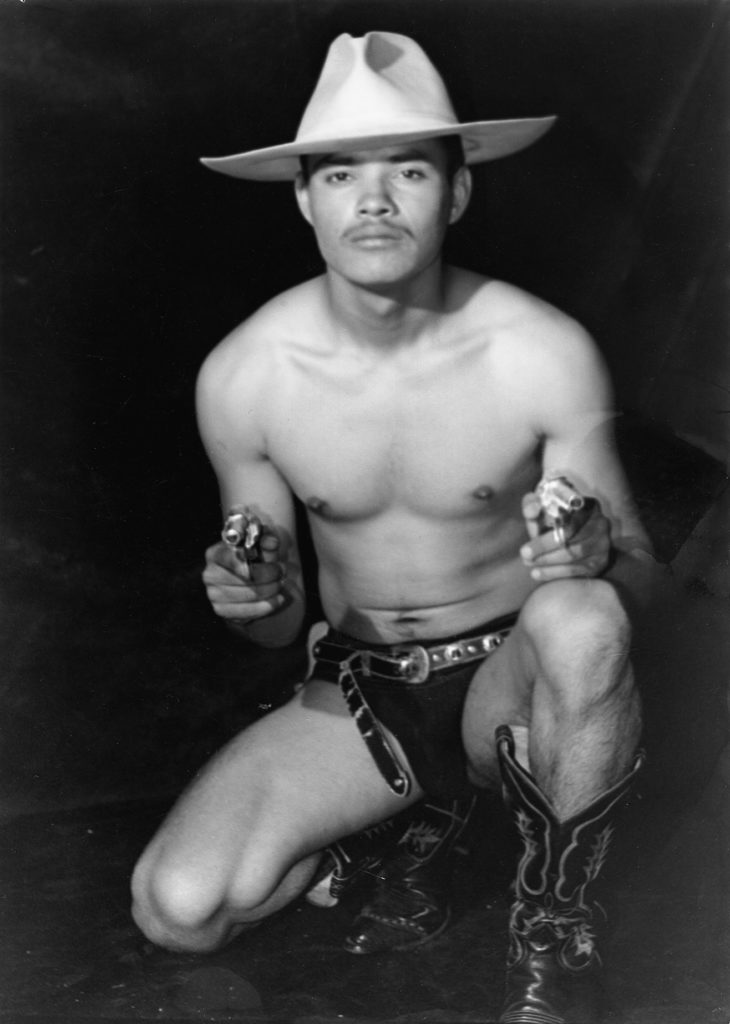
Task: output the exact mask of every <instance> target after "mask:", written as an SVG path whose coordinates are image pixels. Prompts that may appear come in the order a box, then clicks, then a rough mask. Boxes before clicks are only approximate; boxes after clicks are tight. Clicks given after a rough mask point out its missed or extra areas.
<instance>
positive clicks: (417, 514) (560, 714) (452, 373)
mask: <svg viewBox="0 0 730 1024" xmlns="http://www.w3.org/2000/svg"><path fill="white" fill-rule="evenodd" d="M550 123H551V119H535V120H521V121H499V122H476V123H473V124H469V125H461V124H459V123H458V121H457V119H456V117H455V115H454V113H453V110H452V108H451V105H450V101H449V99H448V96H447V94H446V92H445V89H444V87H443V84H442V82H441V80H440V78H439V76H438V74H437V72H436V71H435V69H434V68H433V66H432V65H431V63H430V61H429V60H428V58H427V57H426V55H425V54H424V53H423V51H422V50H421V49H420V47H418V46H417V44H415V43H414V42H413V41H412V40H410V39H408V38H406V37H403V36H399V35H394V34H390V33H377V32H373V33H369V34H368V35H366V36H365V37H363V38H361V39H354V38H351V37H350V36H347V35H345V36H340V37H339V38H338V39H337V40H335V42H334V43H333V44H332V47H331V48H330V51H329V54H328V56H327V61H326V63H325V66H324V69H323V72H322V75H321V78H320V80H319V83H318V85H317V87H316V89H315V92H314V94H313V96H312V99H311V100H310V103H309V105H308V107H307V110H306V112H305V114H304V117H303V120H302V122H301V125H300V128H299V132H298V135H297V139H296V141H295V142H294V143H290V144H287V145H283V146H277V147H271V148H268V149H266V150H258V151H254V152H253V153H244V154H238V155H235V156H231V157H223V158H218V159H211V160H206V161H204V162H205V163H207V164H208V165H209V166H211V167H213V168H214V169H217V170H222V171H224V172H226V173H229V174H232V175H234V176H240V177H244V178H253V179H262V180H292V179H293V180H295V187H296V197H297V201H298V203H299V207H300V209H301V212H302V214H303V216H304V217H305V218H306V220H307V221H308V222H309V223H310V224H311V226H312V228H313V229H314V233H315V236H316V239H317V242H318V244H319V248H320V251H321V254H322V257H323V259H324V262H325V266H326V269H325V272H324V274H323V275H322V276H321V277H317V278H316V279H314V280H311V281H307V282H305V283H304V284H302V285H300V286H298V287H296V288H294V289H292V290H290V291H287V292H286V293H284V294H283V295H280V296H278V297H277V298H276V299H274V300H273V301H272V302H270V303H268V304H267V305H265V306H264V307H263V308H262V309H261V310H259V311H258V312H257V313H256V314H255V315H254V316H252V317H251V318H250V319H249V320H248V321H247V322H246V323H244V324H243V325H242V326H241V327H239V328H238V329H236V330H235V331H234V332H233V333H232V334H231V335H230V336H229V337H228V338H226V339H225V340H224V341H223V342H222V343H221V344H220V345H219V346H218V347H217V348H216V349H215V350H214V351H213V352H212V353H211V355H210V356H209V357H208V359H207V360H206V362H205V365H204V366H203V369H202V371H201V374H200V379H199V383H198V414H199V423H200V430H201V435H202V438H203V441H204V444H205V446H206V448H207V451H208V454H209V457H210V459H211V462H212V464H213V466H214V468H215V471H216V473H217V476H218V480H219V483H220V490H221V498H222V504H223V508H224V510H228V509H230V508H232V507H238V506H241V507H245V508H246V509H247V510H249V511H250V512H251V513H252V514H255V515H256V516H257V517H258V518H259V519H260V520H261V521H262V522H263V524H264V531H263V537H262V540H261V551H262V557H261V560H260V561H257V562H252V563H250V564H249V563H247V562H245V561H244V560H241V559H239V558H238V557H237V556H236V552H235V551H233V550H231V549H230V548H228V547H227V546H226V545H225V544H223V543H219V544H217V545H215V546H214V547H213V548H211V549H210V550H209V551H208V552H207V563H206V569H205V573H204V580H205V583H206V586H207V590H208V595H209V598H210V601H211V603H212V605H213V608H214V609H215V611H216V612H217V613H218V615H220V616H221V617H222V618H223V619H225V620H226V621H227V622H228V623H230V625H231V626H232V628H234V629H236V630H238V631H239V632H240V633H241V634H243V635H244V636H245V637H247V638H248V639H249V640H250V641H252V642H254V643H256V644H260V645H263V646H267V647H276V646H279V645H284V644H287V643H290V642H291V641H293V640H294V639H295V638H296V637H297V635H298V634H299V631H300V629H301V626H302V622H303V617H304V612H305V608H304V596H303V595H304V591H303V587H302V578H301V565H300V560H299V555H298V550H297V539H296V535H295V516H294V498H295V497H296V498H299V499H300V500H301V501H302V502H303V503H304V504H305V505H306V507H307V510H308V516H309V522H310V526H311V532H312V537H313V541H314V545H315V548H316V551H317V555H318V560H319V588H320V593H321V600H322V605H323V608H324V612H325V614H326V617H327V626H325V627H324V628H325V630H326V633H325V635H321V634H318V635H317V637H316V638H315V642H314V645H313V649H312V650H313V658H314V667H313V669H312V672H311V673H310V676H309V678H308V681H307V682H306V684H305V685H304V686H303V687H302V688H301V689H300V690H299V691H298V692H297V694H296V695H295V697H294V698H293V699H292V700H291V701H290V702H289V703H287V704H286V705H285V706H283V707H281V708H278V709H276V710H275V711H273V712H271V713H270V714H268V715H267V716H265V717H264V718H262V719H261V720H259V721H258V722H256V723H255V724H254V725H253V726H251V727H250V728H249V729H247V730H246V731H245V732H244V733H243V734H242V735H240V736H238V737H237V738H235V739H234V740H233V741H232V742H231V743H230V744H229V745H228V746H227V747H226V748H225V749H224V750H223V751H222V752H221V753H220V754H219V755H218V756H217V757H216V758H215V759H214V760H213V761H212V763H211V764H210V765H209V766H208V768H207V769H206V770H205V771H203V772H202V773H201V774H200V775H199V777H198V778H196V779H195V781H194V782H193V784H192V785H191V787H190V789H189V790H188V792H187V793H186V794H184V795H183V797H182V799H181V800H180V802H179V803H178V805H177V807H176V808H175V809H174V810H173V811H172V813H171V814H170V816H169V817H168V819H167V821H166V822H165V823H164V824H163V826H162V828H161V829H160V831H159V833H158V835H157V836H156V837H155V838H154V840H153V841H152V843H151V844H150V846H149V848H148V849H147V851H146V852H145V854H144V856H143V857H142V859H141V861H140V864H139V865H138V867H137V870H136V872H135V878H134V884H133V888H134V896H135V905H134V914H135V918H136V920H137V922H138V923H139V925H140V927H141V928H142V929H143V931H144V932H145V933H146V934H147V936H148V937H149V938H150V939H151V940H152V941H153V942H156V943H159V944H161V945H163V946H166V947H169V948H171V949H180V950H198V951H206V950H211V949H214V948H216V947H217V946H219V945H220V944H221V943H224V942H226V941H228V940H230V939H231V938H232V937H234V936H235V935H237V934H239V933H240V932H241V931H243V930H244V929H246V928H248V927H250V926H252V925H254V924H255V923H256V922H258V921H260V920H261V919H262V918H264V917H266V916H267V915H269V914H271V913H273V912H274V911H275V910H277V909H278V908H280V907H282V906H283V905H285V904H286V903H288V902H289V901H290V900H292V899H293V898H294V897H296V896H298V895H299V894H301V893H302V892H304V891H305V890H306V889H307V888H308V887H309V886H310V885H311V884H312V880H313V878H314V875H315V872H316V870H317V865H318V863H319V861H320V857H321V851H322V850H323V849H325V848H326V847H328V846H330V847H334V848H335V849H336V848H337V845H336V844H337V843H338V841H339V840H341V839H342V838H343V837H345V836H350V835H352V834H355V833H358V832H361V831H362V830H368V829H373V827H374V826H376V825H378V824H379V823H381V822H387V821H389V820H390V819H391V818H393V816H394V815H396V814H397V813H398V812H400V811H402V810H403V809H404V808H408V807H411V806H414V805H415V804H416V803H417V802H418V801H419V800H420V799H421V797H422V796H423V795H424V794H428V795H429V796H430V795H432V794H436V795H437V797H438V798H439V800H440V801H441V805H440V806H441V807H442V808H443V806H444V801H446V800H448V799H449V798H451V797H452V796H453V797H455V798H459V799H461V798H462V797H463V796H464V794H466V793H467V792H468V787H469V785H470V784H477V785H479V786H483V787H496V786H499V785H500V781H501V784H502V785H503V786H504V789H505V792H506V794H507V796H508V799H509V801H510V803H511V805H512V806H513V808H514V811H515V816H516V820H517V823H518V827H519V829H520V831H521V833H522V836H523V838H524V854H523V857H522V859H521V861H520V864H519V868H518V873H517V879H516V885H515V900H514V904H513V908H512V919H511V924H510V954H509V964H508V980H507V994H506V1000H505V1006H504V1010H503V1015H502V1018H501V1019H502V1020H503V1021H506V1022H511V1024H519V1022H523V1021H530V1022H533V1024H534V1022H535V1021H550V1022H553V1024H555V1022H561V1021H576V1020H579V1021H582V1022H585V1021H586V1020H589V1019H591V1017H592V1015H593V1014H594V1013H595V1012H596V1005H595V1004H596V1003H597V1002H600V997H599V995H598V987H597V982H596V978H597V971H598V966H599V963H600V961H599V957H598V953H597V950H596V944H595V935H594V924H595V922H594V920H593V905H592V902H591V899H590V886H591V883H592V882H593V880H594V878H595V876H596V875H597V874H598V871H599V870H600V867H601V864H602V863H603V859H604V856H605V853H606V848H607V845H608V839H609V837H610V834H611V830H612V820H613V812H614V811H615V809H616V806H617V804H618V803H619V801H620V800H621V798H622V797H623V796H624V794H625V792H626V790H627V788H628V786H629V783H630V781H631V779H632V777H633V775H634V774H635V772H636V770H637V768H638V763H639V758H638V757H637V752H636V750H637V744H638V741H639V734H640V729H641V722H640V708H639V700H638V697H637V694H636V690H635V687H634V681H633V676H632V672H631V668H630V665H629V662H628V649H629V633H630V629H629V623H628V618H627V613H626V611H625V608H624V603H625V602H624V601H623V600H622V599H621V598H620V597H619V590H620V591H621V593H622V595H623V596H624V597H627V598H628V599H630V600H631V599H634V598H636V597H637V596H639V595H640V593H641V591H642V588H643V585H644V582H645V581H646V580H647V579H649V578H650V576H651V573H652V566H653V563H652V559H651V555H650V553H649V545H648V542H647V540H646V537H645V535H644V532H643V530H642V528H641V526H640V525H639V522H638V520H637V517H636V514H635V511H634V508H633V505H632V503H631V500H630V497H629V494H628V489H627V485H626V482H625V479H624V476H623V474H622V471H621V469H620V466H619V464H618V461H617V458H616V455H615V451H614V447H613V441H612V434H611V426H610V424H611V417H612V415H613V413H612V404H611V394H610V389H609V385H608V382H607V379H606V373H605V370H604V368H603V366H602V363H601V360H600V359H599V356H598V354H597V352H596V349H595V347H594V345H593V343H592V342H591V340H590V339H589V338H588V337H587V336H586V335H585V333H584V332H583V331H582V330H581V328H580V327H578V326H577V325H576V324H575V323H574V322H573V321H571V320H570V319H569V318H567V317H566V316H564V315H562V314H561V313H559V312H558V311H556V310H555V309H552V308H551V307H549V306H547V305H546V304H545V303H543V302H541V301H539V300H537V299H535V298H533V297H531V296H529V295H526V294H525V293H523V292H521V291H519V290H518V289H517V288H515V287H512V286H510V285H507V284H505V283H502V282H500V281H496V280H491V279H485V278H482V277H480V276H477V275H475V274H473V273H470V272H467V271H465V270H462V269H457V268H454V267H450V266H446V265H444V264H443V263H442V260H441V247H442V242H443V238H444V234H445V232H446V230H447V228H448V226H449V225H450V224H452V223H454V222H455V221H457V220H458V219H459V218H460V217H461V216H462V214H463V213H464V211H465V209H466V207H467V204H468V201H469V196H470V190H471V177H470V172H469V170H468V167H467V166H466V164H465V163H463V162H462V161H461V159H459V157H458V156H457V157H456V158H455V157H454V150H455V146H454V140H455V139H460V140H461V142H462V144H463V147H464V152H465V155H466V163H467V164H470V163H475V162H479V161H482V160H489V159H494V158H496V157H499V156H504V155H507V154H508V153H510V152H514V151H516V150H518V149H520V148H522V147H524V146H526V145H528V144H530V143H531V142H532V141H534V140H535V139H536V138H537V137H538V136H539V135H540V134H542V133H543V132H544V131H545V130H546V129H547V128H548V127H549V125H550ZM457 148H458V147H457ZM300 161H301V163H300ZM546 473H548V474H552V475H555V474H558V475H560V476H564V477H567V478H569V480H570V482H571V483H572V484H573V485H574V487H575V488H577V489H578V491H579V492H581V493H582V494H584V495H590V496H591V497H590V500H589V501H587V502H586V503H585V505H584V508H583V510H582V511H583V513H585V514H584V516H583V519H582V521H581V522H579V523H578V524H577V525H576V526H575V527H574V526H573V525H572V524H570V523H563V522H562V521H561V522H558V523H557V525H556V527H555V528H554V529H548V530H546V531H545V530H543V529H542V511H541V504H540V502H539V501H538V497H537V492H536V489H537V487H538V482H539V481H540V479H541V477H543V476H544V475H545V474H546ZM577 504H581V500H580V498H578V499H577ZM438 806H439V805H437V807H438ZM447 831H448V830H447ZM455 831H458V829H456V830H454V829H452V830H451V832H450V836H451V839H453V835H454V833H455ZM441 838H443V836H442V837H441ZM375 916H376V918H377V915H375ZM396 916H397V915H396ZM405 917H406V919H407V918H408V914H407V913H406V915H405ZM381 923H382V922H381ZM385 923H386V924H387V921H386V922H385ZM397 924H398V922H397V921H396V925H397ZM401 924H402V922H401ZM406 924H407V921H406ZM366 939H367V936H366ZM353 941H354V942H355V945H356V941H355V940H353Z"/></svg>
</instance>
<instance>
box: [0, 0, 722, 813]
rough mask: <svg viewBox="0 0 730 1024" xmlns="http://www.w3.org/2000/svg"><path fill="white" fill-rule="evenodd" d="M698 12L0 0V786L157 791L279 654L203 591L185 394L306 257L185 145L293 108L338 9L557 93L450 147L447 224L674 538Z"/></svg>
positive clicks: (265, 196)
mask: <svg viewBox="0 0 730 1024" xmlns="http://www.w3.org/2000/svg"><path fill="white" fill-rule="evenodd" d="M727 15H728V8H727V5H726V4H725V3H720V2H715V0H695V2H673V0H662V2H659V0H657V2H648V0H638V2H637V0H621V2H612V3H609V2H608V0H605V2H600V0H599V2H587V0H575V2H567V0H545V2H543V0H494V2H486V0H481V2H480V0H368V2H359V0H329V2H327V0H238V2H228V3H217V2H203V0H197V2H194V3H192V2H187V0H177V2H174V3H173V2H162V0H160V2H153V3H152V2H148V3H142V2H128V3H114V2H97V3H93V4H92V3H85V2H72V0H65V2H64V0H55V2H50V0H26V2H24V3H22V2H20V0H2V3H1V6H0V59H1V61H2V117H3V145H2V218H3V224H2V237H3V269H2V335H3V342H2V356H1V357H2V413H1V415H2V459H3V482H2V522H3V531H2V539H1V540H0V554H1V555H2V562H3V580H4V583H3V598H4V603H5V613H4V616H3V622H2V627H1V629H2V635H1V636H0V639H1V640H2V648H1V650H0V655H1V657H2V664H3V682H2V688H1V689H0V713H2V719H3V722H4V725H3V732H4V736H3V740H2V752H1V753H0V761H1V764H0V767H1V768H2V775H1V781H0V809H7V810H32V809H36V808H39V807H50V808H53V807H60V806H72V805H76V804H81V803H89V802H101V801H108V800H117V799H123V798H128V797H133V796H134V797H138V796H140V795H150V796H158V795H166V794H169V793H171V792H173V791H175V789H176V788H177V787H178V786H179V784H180V783H181V782H182V781H183V780H184V779H185V778H187V776H188V775H189V773H190V771H191V770H193V769H194V768H195V767H196V766H197V765H198V764H199V763H200V762H201V761H202V760H203V759H204V758H205V757H207V756H208V754H209V753H210V752H211V751H212V750H213V749H214V748H215V747H216V746H217V745H218V743H219V741H220V739H221V738H222V737H223V736H224V735H225V734H227V733H228V732H230V731H231V730H232V729H233V728H235V727H237V726H238V725H239V724H241V721H242V716H243V712H242V711H241V710H240V708H239V704H238V694H239V693H240V692H241V690H242V689H245V688H246V686H247V685H248V686H249V687H250V686H254V687H261V690H262V693H263V692H264V689H265V687H266V686H270V687H271V688H272V691H273V692H274V693H276V690H277V687H278V686H280V685H281V682H280V679H279V677H277V678H275V679H271V680H269V679H264V678H262V671H261V665H262V664H263V663H262V662H261V661H260V660H259V661H257V659H259V658H260V656H259V655H258V654H257V653H256V652H252V651H246V650H243V649H242V648H240V647H238V646H236V645H235V644H234V642H233V641H232V640H231V639H229V638H228V636H227V634H225V632H224V631H223V630H222V628H221V626H220V624H219V623H218V622H216V621H215V620H214V617H213V616H212V614H211V613H210V611H209V609H208V607H207V604H206V602H205V598H204V595H203V593H202V588H201V586H200V583H199V573H200V570H201V567H202V554H203V550H204V548H205V547H206V546H207V545H208V544H209V543H210V542H212V540H213V539H215V536H216V533H217V530H218V529H219V517H220V510H219V508H218V498H217V492H216V487H215V481H214V478H213V476H212V473H211V472H210V470H209V469H208V467H207V464H206V461H205V458H204V455H203V452H202V450H201V448H200V446H199V443H198V440H197V435H196V429H195V423H194V414H193V402H192V394H193V387H194V381H195V375H196V372H197V369H198V367H199V365H200V363H201V361H202V359H203V358H204V356H205V354H206V353H207V352H208V351H209V350H210V348H212V347H213V345H214V344H215V343H216V342H217V341H218V340H219V339H220V338H221V337H222V336H223V335H224V334H226V333H227V332H228V331H229V330H230V329H231V328H232V327H234V326H235V325H236V324H237V323H238V322H240V321H241V320H242V319H243V318H245V317H246V316H247V315H248V314H250V313H251V312H252V311H253V310H254V309H255V308H256V307H257V306H258V305H259V304H261V303H262V302H263V301H265V300H266V299H268V298H269V297H271V296H272V295H274V294H275V293H277V292H279V291H281V290H282V289H284V288H286V287H288V286H289V285H291V284H293V283H295V282H297V281H299V280H302V279H303V278H305V277H307V276H311V275H313V274H316V273H318V272H319V269H320V264H319V259H318V255H317V253H316V250H315V248H314V244H313V242H312V240H311V238H310V235H309V229H308V228H307V226H306V225H305V224H304V222H303V221H302V220H301V219H300V217H299V214H298V213H297V211H296V209H295V205H294V201H293V197H292V195H291V190H290V188H289V187H288V186H287V185H281V184H269V185H267V184H257V183H244V182H240V181H236V180H234V179H230V178H226V177H224V176H221V175H217V174H213V173H211V172H210V171H208V170H206V169H204V168H202V167H201V166H200V165H199V164H198V157H199V156H200V155H208V156H214V155H221V154H226V153H230V152H237V151H240V150H243V149H248V148H255V147H258V146H264V145H269V144H276V143H279V142H286V141H289V140H290V139H292V138H293V137H294V134H295V132H296V127H297V124H298V120H299V117H300V115H301V112H302V109H303V106H304V104H305V102H306V99H307V98H308V96H309V93H310V91H311V89H312V87H313V85H314V83H315V81H316V78H317V76H318V74H319V70H320V68H321V64H322V61H323V58H324V55H325V52H326V49H327V46H328V45H329V43H330V42H331V40H332V39H333V38H334V36H335V35H337V34H338V33H339V32H341V31H348V32H351V33H352V34H353V35H360V34H363V33H364V32H366V31H368V30H371V29H374V28H375V29H381V30H390V31H398V32H405V33H406V34H410V35H412V36H414V37H415V38H416V39H418V41H419V42H420V43H421V44H422V45H423V46H424V48H425V49H426V51H427V52H428V53H429V55H430V56H431V57H432V59H433V60H434V62H435V63H436V64H437V66H438V67H439V68H440V70H441V71H442V73H443V75H444V77H445V78H446V80H447V82H448V83H449V85H450V88H451V92H452V96H453V99H454V102H455V105H456V107H457V110H458V111H459V114H460V116H461V117H462V118H463V119H464V120H470V119H478V118H490V117H503V116H504V117H515V116H521V115H528V116H532V115H536V116H537V115H543V114H550V113H556V114H558V115H559V122H558V125H557V127H556V128H555V129H554V130H553V131H552V132H551V133H550V134H549V135H548V136H547V137H546V138H545V139H544V140H543V141H541V142H540V143H539V144H538V145H536V146H535V147H534V148H532V149H529V150H527V151H525V152H524V153H522V154H519V155H516V156H514V157H511V158H508V159H506V160H504V161H499V162H495V163H493V164H489V165H486V166H484V167H481V168H478V169H476V171H475V179H476V192H475V196H474V200H473V205H472V209H471V213H470V214H469V215H467V217H466V218H465V219H464V221H463V222H462V223H461V224H460V225H458V226H457V227H456V229H455V230H454V234H453V237H452V239H451V241H450V243H449V255H450V257H451V258H452V259H453V260H454V261H456V262H459V263H462V264H464V265H467V266H470V267H472V268H474V269H476V270H478V271H481V272H483V273H486V274H493V275H495V276H499V277H503V278H506V279H509V280H511V281H513V282H515V283H517V284H519V285H521V286H523V287H525V288H527V289H528V290H531V291H533V292H535V293H537V294H538V295H540V296H542V297H544V298H546V299H548V300H549V301H551V302H554V303H556V304H557V305H558V306H560V307H561V308H563V309H565V310H566V311H567V312H569V313H571V314H572V315H574V316H576V317H577V318H578V319H579V320H581V321H582V322H583V323H584V324H586V326H588V328H589V329H590V330H591V331H592V332H593V333H594V335H595V336H596V338H597V340H598V342H599V344H600V346H601V348H602V349H603V351H604V353H605V355H606V358H607V360H608V362H609V365H610V367H611V369H612V371H613V373H614V377H615V380H616V385H617V391H618V396H619V405H620V406H621V408H623V409H625V410H626V411H627V412H628V413H630V415H628V416H626V417H624V419H623V420H622V422H621V438H622V450H623V452H624V456H625V458H626V460H627V463H628V466H629V470H630V472H631V474H632V477H633V479H635V481H636V483H637V487H638V490H639V498H640V502H641V504H642V507H643V508H644V510H645V513H646V515H647V518H648V519H649V521H650V525H651V527H652V532H653V533H654V536H655V540H656V541H657V543H658V546H659V548H660V553H661V554H663V555H664V557H666V558H668V559H672V558H674V557H675V556H676V555H677V554H678V551H679V550H680V548H681V546H682V543H683V542H684V541H685V540H686V539H687V537H688V536H689V533H690V531H691V530H692V528H693V527H694V526H695V525H696V524H697V522H698V521H699V520H700V518H701V516H702V515H703V514H704V513H705V512H706V511H707V509H708V508H709V507H710V506H711V504H712V501H713V500H714V498H715V497H716V496H717V494H718V493H719V491H720V489H721V487H722V485H723V482H724V480H725V476H724V473H723V466H726V465H727V462H728V437H729V432H730V427H729V426H728V422H729V418H728V411H729V410H730V400H729V398H728V393H729V392H730V360H729V358H728V345H727V330H726V326H727V325H726V313H727V301H726V289H727V280H728V278H727V255H726V241H727V207H726V202H727V160H726V134H725V123H726V118H727V103H726V86H727V81H726V72H725V67H726V65H727V56H728V54H727V49H728V47H727V41H728V40H727V21H728V17H727ZM678 495H681V496H682V498H683V501H682V502H681V503H680V502H677V501H676V500H675V498H676V497H677V496H678ZM300 659H301V650H300V649H299V648H295V649H293V650H292V651H290V652H285V653H283V654H282V662H281V664H282V677H281V678H284V677H285V676H286V675H287V672H288V670H289V669H290V668H291V669H292V670H293V669H294V668H295V667H296V665H297V664H298V662H299V660H300ZM257 666H258V668H257ZM263 699H264V698H263V697H262V700H263ZM266 699H267V700H268V699H270V698H269V696H267V697H266Z"/></svg>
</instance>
